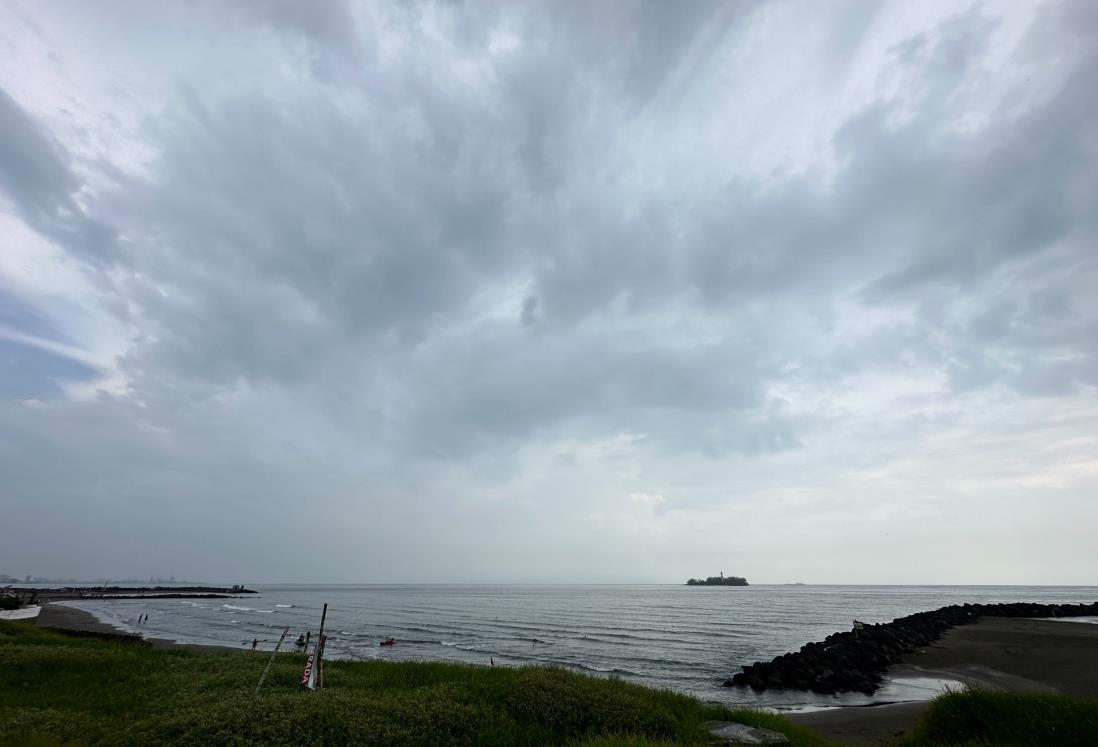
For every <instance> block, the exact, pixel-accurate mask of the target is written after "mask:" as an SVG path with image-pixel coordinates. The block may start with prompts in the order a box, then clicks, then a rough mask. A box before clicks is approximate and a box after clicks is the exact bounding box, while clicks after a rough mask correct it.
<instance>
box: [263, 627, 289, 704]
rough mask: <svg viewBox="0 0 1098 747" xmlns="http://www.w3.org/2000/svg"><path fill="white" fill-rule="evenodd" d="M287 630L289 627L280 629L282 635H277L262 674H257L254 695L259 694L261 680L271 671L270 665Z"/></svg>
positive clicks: (284, 638) (273, 661) (280, 646)
mask: <svg viewBox="0 0 1098 747" xmlns="http://www.w3.org/2000/svg"><path fill="white" fill-rule="evenodd" d="M289 632H290V629H289V627H285V628H283V629H282V635H281V636H279V637H278V643H277V644H276V645H275V650H274V651H272V652H271V658H270V659H268V660H267V666H265V667H264V668H263V674H261V675H259V682H257V683H256V686H255V694H256V695H259V688H261V687H263V680H265V679H267V673H268V672H270V671H271V665H272V664H274V663H275V655H277V654H278V650H279V649H280V648H282V642H283V641H284V640H286V634H287V633H289Z"/></svg>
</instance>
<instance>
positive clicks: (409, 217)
mask: <svg viewBox="0 0 1098 747" xmlns="http://www.w3.org/2000/svg"><path fill="white" fill-rule="evenodd" d="M0 13H2V14H4V16H5V18H4V22H3V23H0V29H4V30H3V31H0V35H2V39H0V40H2V41H3V42H4V44H5V47H6V48H7V49H8V50H10V55H11V59H12V60H13V64H11V65H9V66H7V67H6V68H5V69H4V70H2V71H0V242H2V245H3V247H4V251H3V253H2V254H3V256H0V356H2V359H0V472H2V473H3V474H4V475H5V480H4V484H3V486H2V487H0V511H2V512H3V514H4V515H5V516H6V517H9V518H11V519H12V520H13V525H19V526H26V527H31V528H33V530H32V531H29V532H27V533H25V534H22V533H21V534H20V536H17V537H12V538H10V541H5V542H4V543H3V544H2V547H0V571H6V572H9V573H16V572H20V573H21V572H34V573H46V574H64V575H80V574H81V573H88V574H96V575H99V576H111V575H114V576H118V575H130V574H134V573H136V574H144V573H149V572H156V573H165V574H167V573H173V574H175V575H177V576H184V575H186V576H190V577H207V578H220V577H224V576H226V575H228V576H229V577H232V578H236V577H247V578H251V579H257V580H271V579H295V580H331V581H358V580H371V581H408V580H412V581H416V580H418V581H481V580H483V581H509V580H531V581H542V580H544V581H568V580H600V581H601V580H629V581H649V580H651V581H679V580H680V577H682V578H685V577H686V576H690V575H699V574H701V575H704V574H706V573H711V572H715V570H719V569H721V568H724V569H734V571H735V572H736V573H738V574H742V575H746V576H748V577H749V578H751V579H752V580H756V579H757V580H760V581H767V580H769V581H793V580H803V581H815V582H874V583H876V582H879V583H890V582H894V583H917V582H936V583H951V582H956V583H963V582H989V583H994V582H999V583H1014V582H1018V583H1021V582H1034V583H1081V582H1085V581H1087V580H1089V579H1093V574H1094V572H1095V571H1098V565H1096V561H1095V560H1094V558H1093V554H1092V553H1091V552H1090V549H1089V544H1088V543H1089V539H1088V538H1087V537H1086V535H1085V533H1084V532H1083V531H1082V530H1081V527H1084V526H1091V525H1093V524H1094V523H1095V522H1096V521H1098V508H1096V506H1095V503H1094V501H1093V495H1094V490H1095V488H1096V487H1098V461H1096V460H1095V459H1094V456H1093V455H1094V453H1095V447H1096V446H1098V430H1096V427H1098V407H1096V405H1098V397H1096V385H1098V346H1096V345H1095V340H1098V301H1096V300H1095V299H1096V296H1095V294H1094V292H1093V289H1094V288H1095V287H1098V252H1096V239H1098V213H1096V212H1095V210H1094V206H1095V205H1096V204H1098V168H1096V166H1098V164H1096V152H1098V125H1096V123H1098V111H1096V109H1098V105H1096V104H1095V103H1094V101H1095V98H1094V96H1093V95H1090V92H1091V91H1093V90H1095V88H1098V73H1096V71H1098V13H1095V11H1094V10H1093V8H1092V7H1091V5H1090V4H1089V3H1084V2H1078V3H1070V2H1069V3H1057V2H1049V3H1044V4H1039V5H1033V6H1031V7H1026V8H1021V7H1019V8H1012V9H1010V10H1009V12H1007V10H1006V9H1002V8H983V7H973V8H970V9H964V8H959V7H957V6H956V5H955V4H943V5H942V7H940V8H935V7H932V6H931V5H925V6H924V5H920V6H919V7H918V8H911V7H907V6H906V5H905V4H896V5H893V6H884V7H881V8H872V9H871V8H868V7H866V6H864V5H863V4H860V3H850V4H846V5H839V6H833V7H828V8H826V9H824V8H821V7H817V6H815V5H812V4H803V3H782V2H779V3H771V4H767V5H765V6H748V5H743V6H729V5H727V4H724V3H693V4H690V5H689V6H686V7H678V6H671V5H668V4H665V3H639V2H638V3H616V4H612V5H606V6H600V7H595V8H593V9H580V8H579V7H578V6H575V7H571V6H567V7H566V6H559V5H557V4H552V3H549V4H524V5H514V6H510V5H502V6H491V5H488V4H483V5H477V4H472V5H466V6H460V7H459V6H450V5H442V4H437V5H436V4H429V5H420V6H409V7H401V8H397V7H390V6H384V5H370V6H359V5H343V4H339V3H329V4H325V5H324V6H323V7H319V6H318V7H316V8H313V7H309V8H308V9H303V6H301V5H299V4H297V3H282V2H256V3H241V4H237V5H234V6H232V7H227V6H222V5H221V4H216V3H197V4H194V3H179V4H177V5H176V4H164V5H160V6H156V7H151V6H150V7H142V8H133V7H132V6H124V5H123V4H118V5H111V4H107V5H104V6H102V7H101V8H97V9H95V10H94V12H93V9H91V8H88V7H86V6H84V5H82V4H73V5H71V6H66V5H64V4H61V5H53V6H38V5H32V4H29V3H28V4H18V3H14V4H9V5H7V6H6V7H5V8H4V9H3V10H2V11H0ZM291 547H294V548H313V549H312V550H308V551H301V552H296V551H295V552H287V548H291ZM321 548H322V549H321ZM1019 548H1025V551H1024V552H1022V551H1020V550H1019ZM867 558H872V562H868V561H867ZM8 568H10V569H11V570H8ZM730 572H732V571H730Z"/></svg>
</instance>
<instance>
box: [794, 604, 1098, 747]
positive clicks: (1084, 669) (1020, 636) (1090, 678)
mask: <svg viewBox="0 0 1098 747" xmlns="http://www.w3.org/2000/svg"><path fill="white" fill-rule="evenodd" d="M888 676H889V677H894V678H901V677H905V676H908V677H913V676H916V677H937V678H941V679H952V680H957V681H958V682H962V683H964V684H966V685H971V686H974V687H982V688H986V689H992V690H1020V691H1025V692H1058V693H1064V694H1068V695H1077V696H1083V697H1098V625H1095V624H1092V623H1078V622H1067V621H1048V620H1028V619H1025V618H1003V617H985V618H983V619H981V620H980V621H979V622H977V623H975V624H972V625H961V626H958V627H956V628H953V629H951V630H950V631H949V632H948V633H946V634H945V636H943V637H942V639H941V640H940V641H938V642H936V643H934V644H932V645H930V646H929V647H927V648H926V649H924V650H923V651H920V652H918V653H915V654H912V655H910V656H908V657H907V658H906V660H905V661H904V663H902V664H898V665H896V666H894V667H891V668H890V669H889V671H888ZM926 705H927V704H926V703H925V702H922V703H896V704H889V705H879V706H868V707H863V708H837V709H833V710H829V711H817V712H811V713H795V714H787V715H788V716H789V718H790V719H792V720H793V721H796V722H797V723H798V724H801V725H803V726H807V727H809V728H810V729H813V730H814V731H817V732H818V733H820V734H821V735H823V736H825V737H827V738H829V739H833V740H835V741H836V742H839V743H840V744H874V743H877V742H882V741H885V740H887V739H890V738H892V737H894V736H896V735H897V734H899V733H900V732H903V731H905V730H906V729H908V728H910V727H911V725H912V724H914V723H915V721H916V720H918V718H919V715H920V714H921V713H922V712H923V710H924V709H925V708H926Z"/></svg>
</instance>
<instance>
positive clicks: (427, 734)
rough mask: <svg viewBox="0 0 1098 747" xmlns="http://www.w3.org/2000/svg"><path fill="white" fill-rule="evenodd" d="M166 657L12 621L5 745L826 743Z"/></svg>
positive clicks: (500, 674) (566, 693)
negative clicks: (732, 736) (311, 689)
mask: <svg viewBox="0 0 1098 747" xmlns="http://www.w3.org/2000/svg"><path fill="white" fill-rule="evenodd" d="M267 659H268V656H267V655H266V654H262V653H260V654H252V653H250V652H249V653H245V652H214V653H205V652H201V651H192V650H188V649H172V650H154V649H151V648H148V647H146V646H142V645H137V644H133V643H120V642H109V641H102V640H97V639H91V638H74V637H70V636H65V635H63V634H60V633H55V632H51V631H45V630H41V629H39V628H37V627H35V626H34V625H32V624H29V623H20V622H4V621H0V672H2V676H0V744H35V745H54V744H89V743H95V744H195V745H199V744H202V745H206V744H234V745H246V744H264V745H266V744H328V745H338V744H366V745H369V744H377V745H449V744H466V745H467V744H475V745H514V744H519V745H522V744H537V745H582V746H583V747H642V746H651V745H672V744H707V743H709V740H708V735H707V732H706V730H705V728H704V722H705V721H708V720H728V721H740V722H742V723H749V724H752V725H756V726H765V727H767V728H770V729H774V730H776V731H781V732H783V733H785V734H786V735H787V736H789V738H790V742H791V744H792V745H794V746H797V745H800V746H802V747H826V745H827V742H825V740H823V739H822V738H820V737H818V736H817V735H815V734H813V733H812V732H810V731H808V730H806V729H804V728H802V727H798V726H796V725H794V724H792V723H791V722H789V721H788V720H786V719H784V718H782V717H780V716H776V715H773V714H767V713H760V712H757V711H751V710H746V709H728V708H724V707H721V706H715V705H707V704H704V703H701V702H699V701H697V700H695V699H693V698H690V697H687V696H684V695H678V694H675V693H671V692H666V691H660V690H652V689H649V688H645V687H640V686H638V685H632V684H629V683H626V682H621V681H619V680H605V679H596V678H592V677H586V676H583V675H580V674H576V673H573V672H568V671H564V670H560V669H549V668H542V667H526V668H520V669H512V668H505V667H497V668H488V667H472V666H462V665H457V664H441V663H412V662H404V663H389V662H342V661H332V662H328V663H327V665H326V667H325V679H326V682H325V684H326V689H325V690H324V691H322V692H317V693H307V692H302V691H301V690H300V689H299V688H298V686H297V682H298V678H299V677H300V674H301V669H302V667H303V664H304V657H303V656H302V655H301V654H296V653H293V654H282V655H279V657H278V659H277V661H276V663H275V666H274V667H273V669H272V670H271V674H270V675H269V677H268V680H267V684H266V685H265V686H264V689H263V691H262V692H261V694H260V695H259V696H258V697H256V696H255V695H254V694H253V693H254V690H255V683H256V681H257V679H258V678H259V673H260V672H261V671H262V669H263V667H264V666H265V664H266V662H267ZM894 745H895V747H931V746H936V747H960V746H961V745H965V746H966V747H968V746H972V745H1011V746H1014V747H1030V746H1033V747H1037V746H1041V747H1044V746H1045V745H1064V746H1067V747H1070V746H1072V745H1080V746H1082V745H1087V746H1088V747H1089V746H1091V745H1098V702H1095V701H1088V700H1081V699H1075V698H1068V697H1065V696H1059V695H1034V694H1019V693H1002V692H999V693H989V692H980V691H965V692H960V693H950V694H947V695H944V696H942V697H940V698H938V699H936V700H935V701H934V702H933V703H932V704H931V705H930V707H929V708H928V710H927V711H926V713H925V714H924V715H923V717H922V719H921V720H920V721H919V723H918V724H916V726H915V727H914V729H912V730H911V732H910V733H909V734H908V735H907V736H906V737H904V738H903V739H900V740H898V741H896V742H894Z"/></svg>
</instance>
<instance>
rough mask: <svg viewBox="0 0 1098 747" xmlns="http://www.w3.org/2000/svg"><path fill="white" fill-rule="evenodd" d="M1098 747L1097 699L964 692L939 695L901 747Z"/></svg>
mask: <svg viewBox="0 0 1098 747" xmlns="http://www.w3.org/2000/svg"><path fill="white" fill-rule="evenodd" d="M976 745H997V746H1000V747H1051V746H1052V745H1055V746H1056V747H1094V745H1098V701H1093V700H1085V699H1081V698H1073V697H1069V696H1066V695H1052V694H1043V693H1041V694H1038V693H1017V692H1002V691H997V692H989V691H986V690H963V691H960V692H951V693H946V694H945V695H940V696H939V697H937V698H935V699H934V701H932V702H931V704H930V707H929V708H928V709H927V710H926V712H925V713H924V714H923V716H922V718H920V720H919V722H918V723H917V724H916V725H915V726H914V728H913V729H912V730H911V732H910V734H909V735H908V736H907V737H905V738H904V739H901V740H899V741H898V742H897V743H896V747H962V746H963V747H974V746H976Z"/></svg>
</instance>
